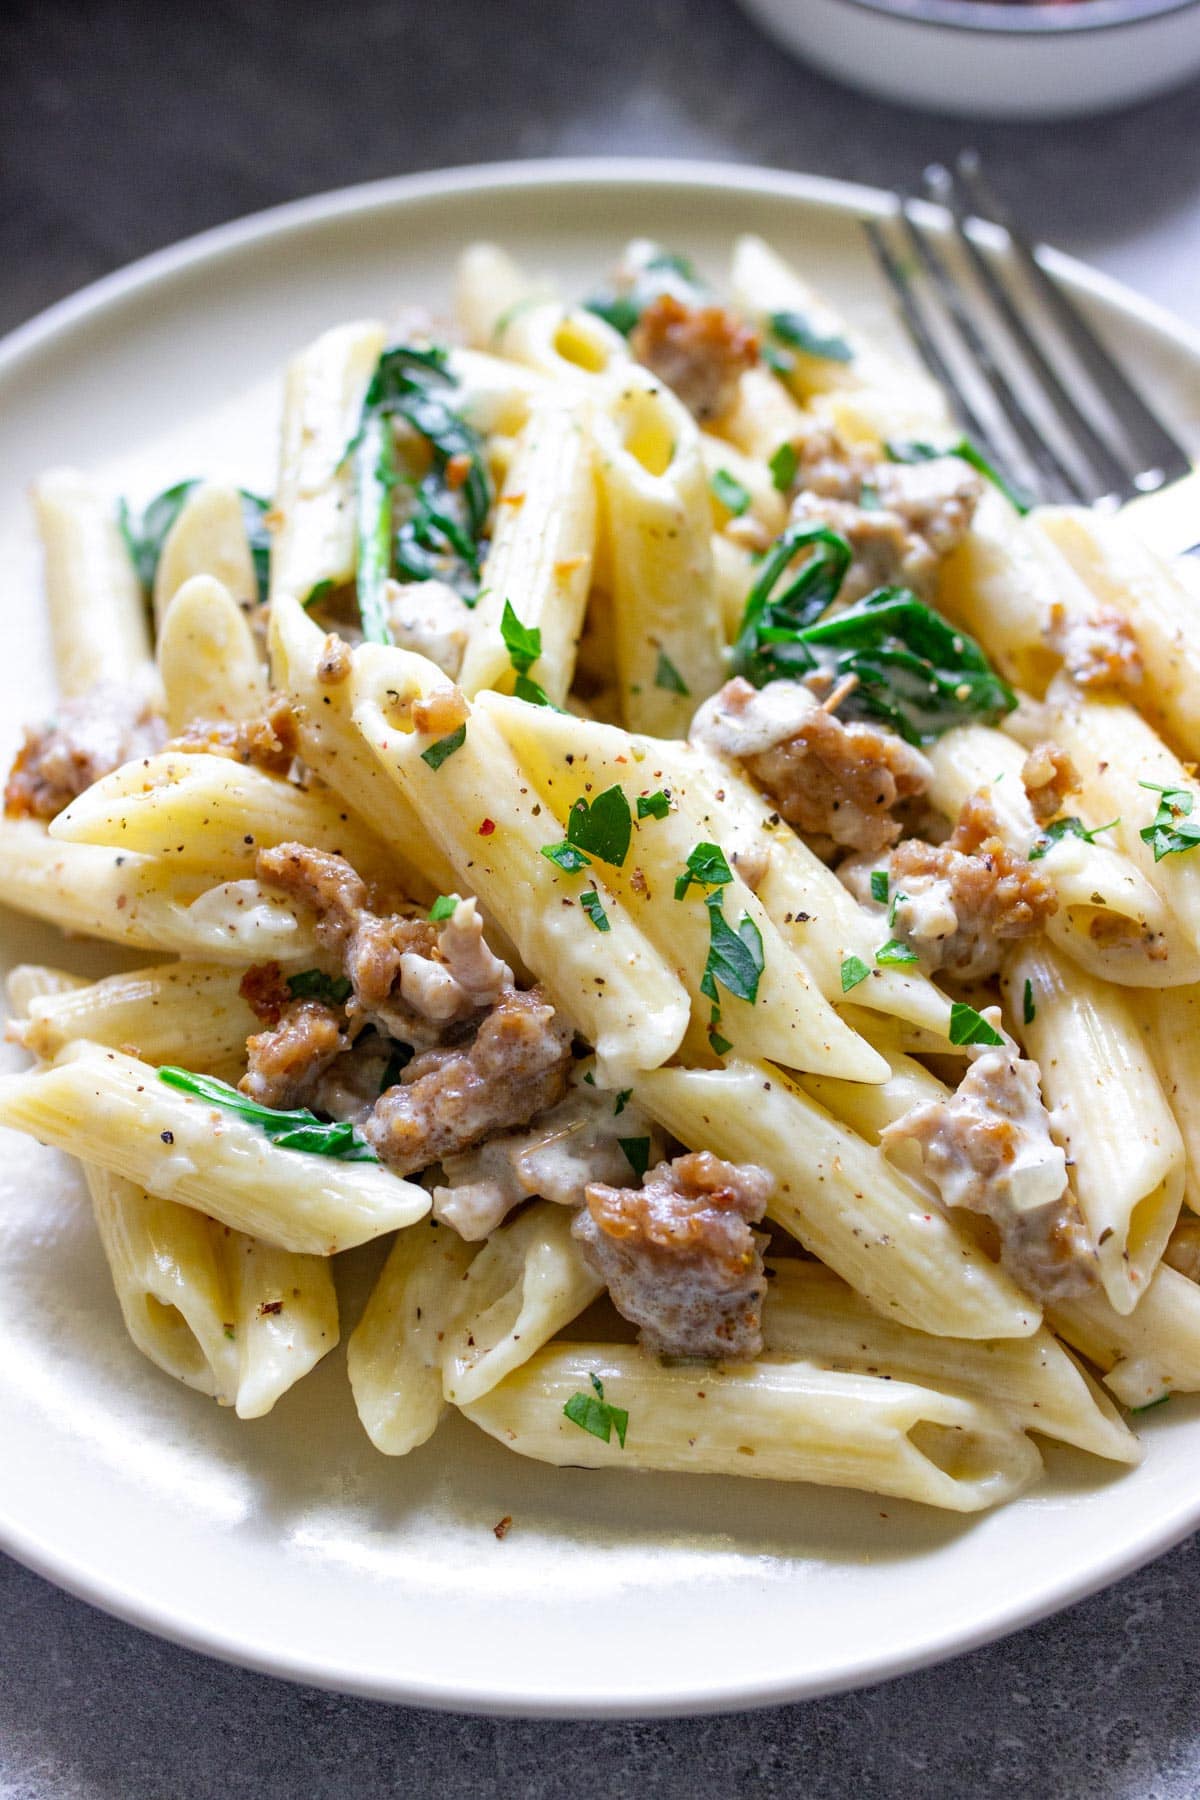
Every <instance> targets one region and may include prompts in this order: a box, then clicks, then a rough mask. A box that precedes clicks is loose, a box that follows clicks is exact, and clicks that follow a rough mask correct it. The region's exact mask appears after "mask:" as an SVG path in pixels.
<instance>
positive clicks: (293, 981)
mask: <svg viewBox="0 0 1200 1800" xmlns="http://www.w3.org/2000/svg"><path fill="white" fill-rule="evenodd" d="M287 985H288V992H289V994H291V996H292V998H293V999H294V1000H323V1001H324V1002H325V1004H326V1006H342V1005H344V1004H345V1002H346V1001H347V1000H348V999H349V998H350V995H351V993H352V991H353V989H352V986H351V983H350V982H349V981H347V980H346V977H345V976H344V975H327V974H326V973H325V971H324V969H301V970H300V972H299V974H297V975H289V976H288V978H287Z"/></svg>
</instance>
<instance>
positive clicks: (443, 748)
mask: <svg viewBox="0 0 1200 1800" xmlns="http://www.w3.org/2000/svg"><path fill="white" fill-rule="evenodd" d="M466 741H467V726H466V721H465V720H464V722H463V723H462V724H461V725H460V726H459V728H458V730H457V731H452V732H451V733H450V734H449V736H448V737H444V738H439V739H438V740H437V742H436V744H430V746H429V748H428V750H422V752H421V761H422V762H423V763H428V764H429V767H430V768H431V769H440V768H441V766H442V764H443V763H444V762H445V760H446V758H447V757H448V756H453V755H454V752H455V751H456V750H461V749H462V747H463V745H464V744H465V743H466Z"/></svg>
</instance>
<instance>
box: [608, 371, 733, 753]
mask: <svg viewBox="0 0 1200 1800" xmlns="http://www.w3.org/2000/svg"><path fill="white" fill-rule="evenodd" d="M595 430H596V449H597V458H598V465H599V470H600V486H601V491H602V493H603V496H604V518H605V531H606V534H607V537H608V550H609V558H610V562H611V567H612V598H613V609H614V612H613V616H614V621H615V625H616V655H617V675H618V679H619V682H620V687H621V707H622V712H623V715H624V718H625V722H626V724H627V725H629V726H630V728H631V729H634V730H638V731H652V732H655V733H656V734H657V735H658V736H660V737H682V736H683V735H684V733H685V732H686V731H687V727H688V725H689V723H690V721H691V717H692V714H693V712H694V711H695V710H696V707H697V706H698V705H699V704H700V702H701V700H703V699H705V698H706V696H707V695H709V694H711V693H713V692H714V691H715V690H716V689H717V688H718V687H720V685H721V681H722V679H723V677H724V661H723V650H724V622H723V619H722V614H721V606H720V600H719V596H718V593H717V584H716V577H715V573H714V570H713V556H712V543H711V537H712V507H711V502H710V500H709V493H708V481H707V477H706V475H705V469H704V457H703V454H702V452H701V448H700V433H699V431H698V430H697V428H696V424H695V421H694V420H693V418H692V416H691V414H690V413H689V412H688V411H687V408H686V407H685V406H683V405H682V403H681V402H680V401H678V400H677V399H676V398H675V396H674V395H673V394H672V393H671V392H670V391H669V389H667V388H665V387H663V386H662V384H661V383H660V382H658V381H656V380H655V378H654V377H653V376H652V375H651V374H650V373H649V372H648V371H647V370H645V369H641V368H639V367H637V365H636V364H631V365H630V366H629V367H628V368H627V369H625V370H623V371H621V372H619V374H618V375H617V376H616V377H614V379H613V381H612V383H611V384H610V386H609V387H608V389H607V390H606V393H605V396H604V400H603V402H600V403H598V405H597V411H596V418H595Z"/></svg>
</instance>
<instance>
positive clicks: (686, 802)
mask: <svg viewBox="0 0 1200 1800" xmlns="http://www.w3.org/2000/svg"><path fill="white" fill-rule="evenodd" d="M476 710H477V714H482V715H483V716H484V717H486V718H487V719H488V720H494V721H495V723H496V724H497V725H498V726H499V728H500V730H501V731H502V732H503V734H504V736H505V738H506V739H507V741H508V743H509V744H510V746H511V747H512V750H513V752H514V753H515V755H516V757H517V760H518V762H519V763H520V765H521V767H522V769H523V770H525V771H526V772H527V776H528V779H529V780H530V781H532V782H533V783H534V785H535V786H536V788H537V790H538V792H539V793H540V794H541V795H542V796H543V797H544V799H545V801H546V804H547V806H548V807H549V808H552V809H553V813H554V816H555V817H556V818H557V820H558V823H559V824H560V825H561V826H562V827H563V828H564V829H565V828H566V826H567V822H568V818H569V816H570V813H571V809H572V808H573V807H574V806H576V805H578V804H579V803H581V802H582V803H584V804H586V803H587V800H588V796H589V795H596V794H599V793H601V792H607V791H611V790H612V789H613V788H617V789H619V790H620V792H621V794H622V795H623V796H624V802H625V807H626V813H627V816H628V818H629V819H630V820H632V819H633V817H634V815H635V813H636V811H637V801H638V798H639V796H642V797H648V796H650V795H652V794H653V793H654V792H656V791H660V792H662V791H665V792H667V793H669V796H670V808H669V810H668V811H667V812H666V813H665V814H663V816H661V817H659V816H657V815H656V814H654V813H651V814H650V815H648V816H647V817H645V818H643V819H642V820H640V822H639V823H638V824H637V825H636V826H635V827H634V830H633V836H632V841H631V842H630V846H629V850H628V852H627V854H626V855H625V857H624V861H623V862H622V864H621V866H619V867H614V866H613V864H612V863H611V862H609V863H606V864H605V865H604V874H605V880H606V881H607V882H608V883H609V884H610V885H611V887H612V890H613V892H614V893H615V894H617V895H619V897H620V899H621V902H622V905H623V906H624V907H626V908H627V909H628V911H629V913H630V915H631V917H633V918H634V919H635V920H636V922H637V924H638V926H639V927H640V929H641V930H642V931H644V932H645V934H646V936H647V938H649V940H650V941H651V943H653V944H654V945H655V946H656V948H657V949H658V950H659V951H660V953H661V954H662V955H663V956H664V957H665V958H667V959H669V960H670V961H671V963H672V964H673V965H674V967H675V968H676V970H677V971H678V973H679V976H680V979H681V980H682V981H683V983H684V985H685V986H686V987H687V989H688V992H689V993H690V994H691V996H692V1003H693V1006H694V1007H695V1009H696V1015H697V1017H699V1018H702V1019H705V1020H706V1019H707V1018H708V1015H709V1013H710V1011H711V1008H712V1004H713V999H714V997H715V996H713V995H710V994H709V993H708V990H707V988H706V986H705V985H704V984H705V982H706V981H707V980H709V979H710V977H709V975H708V970H709V967H710V962H711V957H712V950H711V944H712V919H711V916H710V911H711V909H710V908H709V907H708V906H707V905H706V904H705V890H704V889H703V887H701V888H699V889H698V890H696V891H689V893H686V894H685V895H684V896H683V898H682V899H677V898H676V897H675V884H676V881H677V880H678V879H680V878H686V875H687V870H688V859H689V857H690V856H691V855H692V853H693V852H694V851H695V850H696V849H697V847H698V846H703V844H704V843H705V842H706V841H711V840H710V834H711V833H713V832H715V831H716V830H717V829H718V828H719V825H720V822H721V821H720V808H719V807H718V806H716V805H710V802H709V797H708V795H707V794H706V793H703V792H701V793H699V794H698V795H694V794H693V791H692V790H693V783H692V782H691V780H690V779H689V778H688V776H687V775H686V773H685V772H684V770H683V767H682V765H681V762H680V760H679V759H677V758H675V757H674V756H673V752H674V751H675V750H676V748H677V746H674V745H671V744H661V743H658V742H656V741H654V740H653V739H651V738H645V737H640V736H631V735H630V734H629V733H628V732H624V731H621V730H620V729H619V728H618V727H616V726H613V725H599V724H595V723H592V722H591V721H587V720H581V719H574V718H571V717H570V716H568V715H567V714H565V713H556V712H552V711H551V710H550V709H549V708H548V707H539V706H528V705H525V704H524V703H522V702H521V701H519V700H508V699H501V698H500V697H499V696H498V695H495V694H483V695H480V697H479V701H478V705H477V709H476ZM594 873H595V867H594V865H593V867H591V868H589V869H588V870H587V873H586V876H585V877H584V879H586V880H588V881H590V880H591V878H592V876H593V874H594ZM574 887H575V890H578V889H579V887H580V877H579V876H578V875H577V876H576V878H575V883H574ZM721 905H722V917H723V918H724V919H725V920H726V922H727V923H728V924H729V925H731V926H732V925H733V924H734V922H735V921H738V920H741V919H743V918H744V919H748V920H750V921H751V924H752V928H753V930H754V931H756V932H757V933H758V936H759V939H760V947H761V964H762V967H761V972H760V975H759V978H758V981H757V984H756V986H755V989H754V993H753V997H749V996H748V994H747V992H745V991H742V992H740V993H735V992H733V991H731V988H730V986H729V985H726V986H725V987H723V988H722V989H721V991H720V1000H719V1005H720V1010H721V1017H722V1025H721V1034H722V1036H724V1037H726V1038H728V1039H731V1040H732V1041H733V1042H734V1043H736V1044H737V1045H738V1047H739V1049H741V1050H742V1051H743V1052H744V1053H745V1054H746V1055H751V1056H764V1057H769V1058H771V1059H773V1060H775V1061H777V1062H781V1063H783V1064H785V1065H786V1066H787V1067H788V1068H793V1069H825V1070H828V1071H829V1072H830V1073H831V1074H839V1075H845V1076H847V1077H848V1078H849V1079H850V1080H854V1081H872V1080H880V1079H882V1078H883V1075H884V1073H885V1071H884V1066H883V1064H882V1062H881V1061H880V1059H879V1057H878V1056H877V1055H876V1054H875V1053H874V1051H872V1050H871V1049H870V1047H869V1046H868V1045H866V1044H864V1043H863V1041H862V1039H861V1038H858V1037H856V1036H855V1034H854V1033H853V1032H852V1031H851V1030H850V1029H849V1027H848V1026H846V1025H844V1024H843V1023H842V1021H841V1020H840V1019H839V1018H838V1016H837V1014H836V1013H835V1012H834V1010H833V1008H832V1006H830V1005H829V1003H828V1002H827V1001H826V1000H825V999H823V997H822V995H821V994H820V992H819V991H818V989H817V987H816V985H815V984H814V983H813V981H812V980H811V978H810V976H809V974H808V970H807V968H806V967H805V965H804V963H803V961H802V960H801V959H800V957H799V956H798V955H797V954H796V953H795V951H794V950H793V949H792V947H791V945H790V944H789V943H788V942H787V941H786V940H785V939H784V938H783V936H782V935H781V934H780V933H779V932H778V931H777V930H776V928H775V926H774V924H773V923H772V921H771V919H770V917H769V915H768V914H767V912H766V910H765V908H764V907H763V905H762V904H761V902H760V901H759V900H758V898H757V897H756V896H755V894H754V893H752V891H751V890H750V888H749V887H747V886H746V884H745V883H744V882H743V881H742V880H741V879H740V878H739V876H738V875H737V874H736V873H734V874H733V875H732V879H731V880H730V881H729V882H728V883H727V884H726V885H725V886H724V887H723V888H722V889H721Z"/></svg>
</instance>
